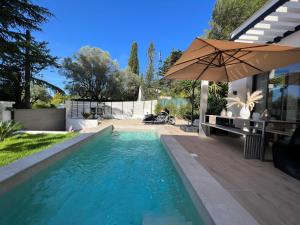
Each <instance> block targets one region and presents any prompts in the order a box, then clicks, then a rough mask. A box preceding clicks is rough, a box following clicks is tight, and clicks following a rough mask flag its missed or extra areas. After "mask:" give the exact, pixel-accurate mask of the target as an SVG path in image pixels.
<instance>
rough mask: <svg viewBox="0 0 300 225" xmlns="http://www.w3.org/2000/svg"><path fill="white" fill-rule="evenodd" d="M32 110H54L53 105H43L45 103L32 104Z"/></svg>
mask: <svg viewBox="0 0 300 225" xmlns="http://www.w3.org/2000/svg"><path fill="white" fill-rule="evenodd" d="M32 108H33V109H48V108H55V105H53V104H49V103H45V102H37V103H34V104H33V106H32Z"/></svg>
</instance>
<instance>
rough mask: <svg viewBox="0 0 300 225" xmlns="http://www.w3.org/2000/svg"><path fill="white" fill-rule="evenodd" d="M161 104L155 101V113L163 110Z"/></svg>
mask: <svg viewBox="0 0 300 225" xmlns="http://www.w3.org/2000/svg"><path fill="white" fill-rule="evenodd" d="M163 108H164V107H163V105H162V104H161V103H160V102H157V104H156V106H155V109H154V113H155V114H156V115H157V114H158V113H160V112H161V110H163Z"/></svg>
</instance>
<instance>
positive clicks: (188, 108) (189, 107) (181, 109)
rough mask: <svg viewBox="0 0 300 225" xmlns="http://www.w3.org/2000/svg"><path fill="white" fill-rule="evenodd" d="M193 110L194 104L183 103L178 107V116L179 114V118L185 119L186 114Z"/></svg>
mask: <svg viewBox="0 0 300 225" xmlns="http://www.w3.org/2000/svg"><path fill="white" fill-rule="evenodd" d="M191 111H192V105H191V104H186V105H181V106H179V108H178V113H177V116H178V118H180V119H184V118H185V115H186V114H187V113H188V112H191Z"/></svg>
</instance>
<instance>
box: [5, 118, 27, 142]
mask: <svg viewBox="0 0 300 225" xmlns="http://www.w3.org/2000/svg"><path fill="white" fill-rule="evenodd" d="M21 129H22V125H21V124H20V123H18V122H14V121H12V120H10V121H0V141H3V140H4V139H5V138H7V137H9V136H11V135H12V134H13V133H14V132H15V131H18V130H21Z"/></svg>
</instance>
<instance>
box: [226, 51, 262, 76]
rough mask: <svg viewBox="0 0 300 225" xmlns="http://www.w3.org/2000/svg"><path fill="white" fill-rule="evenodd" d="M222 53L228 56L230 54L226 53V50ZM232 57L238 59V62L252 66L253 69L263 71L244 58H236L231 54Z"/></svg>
mask: <svg viewBox="0 0 300 225" xmlns="http://www.w3.org/2000/svg"><path fill="white" fill-rule="evenodd" d="M223 53H224V54H226V55H228V56H231V55H230V54H228V53H226V52H223ZM232 58H234V59H236V60H238V61H239V62H241V63H244V64H246V65H248V66H250V67H252V68H254V69H256V70H258V71H260V72H263V70H261V69H259V68H257V67H256V66H253V65H251V64H250V63H248V62H245V61H244V60H241V59H239V58H237V57H235V56H232Z"/></svg>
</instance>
